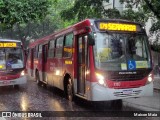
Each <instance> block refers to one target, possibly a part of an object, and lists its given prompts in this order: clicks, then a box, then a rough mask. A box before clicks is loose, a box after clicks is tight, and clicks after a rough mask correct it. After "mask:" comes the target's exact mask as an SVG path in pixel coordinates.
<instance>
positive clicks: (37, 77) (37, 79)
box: [36, 71, 41, 86]
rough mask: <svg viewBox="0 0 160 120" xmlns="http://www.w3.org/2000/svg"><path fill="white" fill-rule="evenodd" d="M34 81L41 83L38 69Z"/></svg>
mask: <svg viewBox="0 0 160 120" xmlns="http://www.w3.org/2000/svg"><path fill="white" fill-rule="evenodd" d="M36 83H37V85H38V86H40V85H41V81H40V79H39V73H38V71H37V72H36Z"/></svg>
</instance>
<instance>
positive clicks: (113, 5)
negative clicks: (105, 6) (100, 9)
mask: <svg viewBox="0 0 160 120" xmlns="http://www.w3.org/2000/svg"><path fill="white" fill-rule="evenodd" d="M114 8H115V0H113V9H114Z"/></svg>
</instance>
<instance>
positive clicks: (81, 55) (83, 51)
mask: <svg viewBox="0 0 160 120" xmlns="http://www.w3.org/2000/svg"><path fill="white" fill-rule="evenodd" d="M77 51H78V54H77V58H78V66H77V92H78V94H80V95H82V96H84V95H85V83H86V74H85V73H86V69H87V61H88V56H87V37H86V36H80V37H79V38H78V50H77Z"/></svg>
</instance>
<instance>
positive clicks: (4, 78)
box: [0, 39, 27, 86]
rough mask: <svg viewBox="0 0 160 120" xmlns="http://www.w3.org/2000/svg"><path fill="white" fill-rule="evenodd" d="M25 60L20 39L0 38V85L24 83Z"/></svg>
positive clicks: (25, 79)
mask: <svg viewBox="0 0 160 120" xmlns="http://www.w3.org/2000/svg"><path fill="white" fill-rule="evenodd" d="M25 62H26V61H25V56H24V50H23V47H22V43H21V42H20V41H18V40H8V39H0V86H8V85H20V84H25V83H26V81H27V78H26V75H25Z"/></svg>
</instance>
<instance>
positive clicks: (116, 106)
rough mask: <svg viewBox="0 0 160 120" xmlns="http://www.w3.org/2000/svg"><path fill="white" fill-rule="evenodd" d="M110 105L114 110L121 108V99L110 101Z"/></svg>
mask: <svg viewBox="0 0 160 120" xmlns="http://www.w3.org/2000/svg"><path fill="white" fill-rule="evenodd" d="M111 107H112V108H113V109H116V110H121V109H122V107H123V103H122V100H121V99H119V100H113V101H112V103H111Z"/></svg>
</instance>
